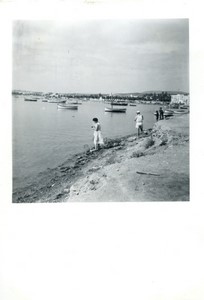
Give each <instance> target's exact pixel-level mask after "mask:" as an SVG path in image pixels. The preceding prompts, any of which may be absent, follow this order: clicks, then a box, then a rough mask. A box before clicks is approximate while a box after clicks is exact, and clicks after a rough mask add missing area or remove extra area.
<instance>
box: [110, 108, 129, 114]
mask: <svg viewBox="0 0 204 300" xmlns="http://www.w3.org/2000/svg"><path fill="white" fill-rule="evenodd" d="M105 112H117V113H125V112H126V108H118V107H105Z"/></svg>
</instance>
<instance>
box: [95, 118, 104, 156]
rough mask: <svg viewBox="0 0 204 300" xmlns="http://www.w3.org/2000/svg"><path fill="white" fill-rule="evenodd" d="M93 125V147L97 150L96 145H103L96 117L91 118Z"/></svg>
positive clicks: (99, 125)
mask: <svg viewBox="0 0 204 300" xmlns="http://www.w3.org/2000/svg"><path fill="white" fill-rule="evenodd" d="M92 121H93V126H92V128H93V129H94V147H95V149H94V150H95V151H96V150H98V145H100V146H103V144H104V142H103V136H102V134H101V124H100V123H99V121H98V119H97V118H93V120H92Z"/></svg>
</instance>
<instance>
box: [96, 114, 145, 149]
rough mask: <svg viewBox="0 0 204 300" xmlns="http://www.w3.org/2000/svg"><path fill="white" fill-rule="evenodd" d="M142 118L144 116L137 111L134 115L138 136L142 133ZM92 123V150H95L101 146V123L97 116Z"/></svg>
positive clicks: (102, 142)
mask: <svg viewBox="0 0 204 300" xmlns="http://www.w3.org/2000/svg"><path fill="white" fill-rule="evenodd" d="M143 120H144V117H143V115H142V114H141V113H140V111H139V110H138V111H137V114H136V117H135V128H136V129H137V135H138V136H139V135H140V134H141V133H143ZM92 121H93V125H92V126H91V127H92V128H93V130H94V136H93V141H94V149H93V150H92V151H97V150H98V149H99V148H103V145H104V141H103V136H102V133H101V124H100V123H99V120H98V118H93V120H92Z"/></svg>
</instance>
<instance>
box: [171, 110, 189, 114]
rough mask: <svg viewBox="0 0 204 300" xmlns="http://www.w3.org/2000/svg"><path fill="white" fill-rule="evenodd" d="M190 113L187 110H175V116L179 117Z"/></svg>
mask: <svg viewBox="0 0 204 300" xmlns="http://www.w3.org/2000/svg"><path fill="white" fill-rule="evenodd" d="M188 113H189V111H188V110H186V109H178V110H174V114H178V115H183V114H188Z"/></svg>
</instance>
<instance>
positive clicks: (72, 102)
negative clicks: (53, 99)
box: [66, 100, 82, 105]
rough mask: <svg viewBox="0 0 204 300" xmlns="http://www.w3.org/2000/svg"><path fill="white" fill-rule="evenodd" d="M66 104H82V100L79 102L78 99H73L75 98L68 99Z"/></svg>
mask: <svg viewBox="0 0 204 300" xmlns="http://www.w3.org/2000/svg"><path fill="white" fill-rule="evenodd" d="M66 104H75V105H81V104H82V102H79V101H78V100H76V101H73V100H67V101H66Z"/></svg>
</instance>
